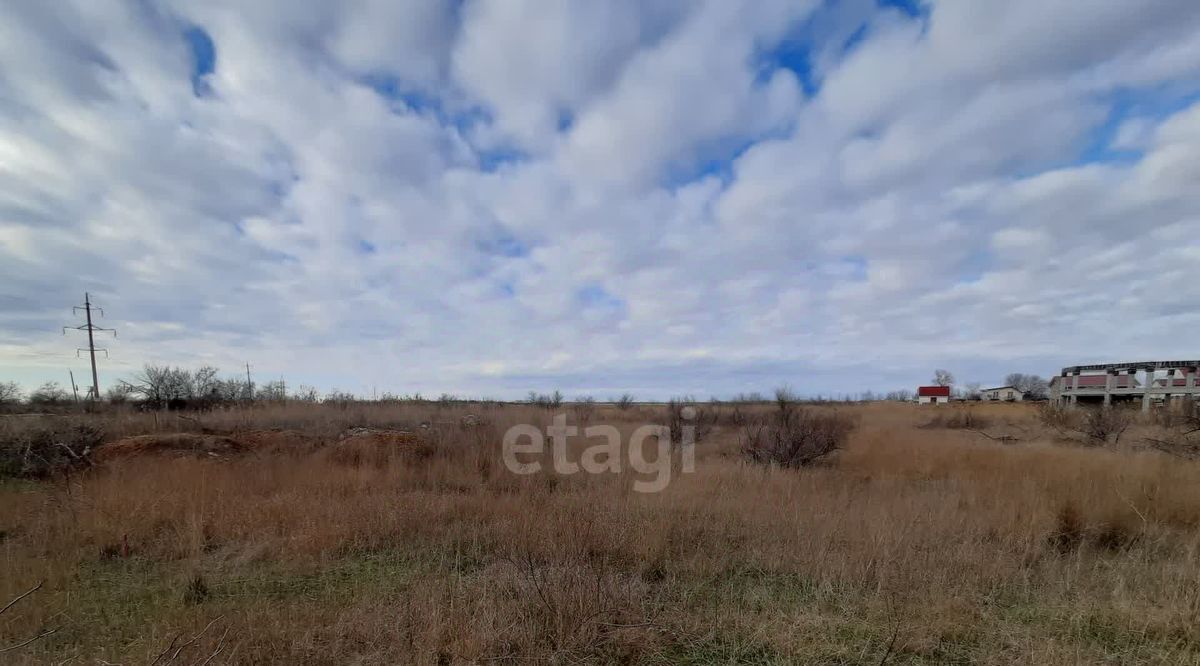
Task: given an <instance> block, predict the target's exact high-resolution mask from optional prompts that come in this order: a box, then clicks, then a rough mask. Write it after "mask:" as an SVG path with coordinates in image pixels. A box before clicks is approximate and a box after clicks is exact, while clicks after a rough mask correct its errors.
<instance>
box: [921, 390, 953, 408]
mask: <svg viewBox="0 0 1200 666" xmlns="http://www.w3.org/2000/svg"><path fill="white" fill-rule="evenodd" d="M949 402H950V387H949V386H918V387H917V403H918V404H922V405H945V404H947V403H949Z"/></svg>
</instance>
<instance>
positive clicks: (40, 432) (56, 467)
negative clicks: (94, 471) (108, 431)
mask: <svg viewBox="0 0 1200 666" xmlns="http://www.w3.org/2000/svg"><path fill="white" fill-rule="evenodd" d="M0 423H2V425H0V478H4V477H24V478H46V477H49V476H53V475H56V474H59V473H63V472H68V471H71V470H73V469H79V468H83V467H87V466H88V465H89V464H90V459H91V456H92V452H93V450H94V449H95V448H96V447H97V446H98V445H99V444H100V442H102V441H103V440H104V430H103V429H102V428H100V427H99V426H98V425H96V424H94V423H90V422H87V421H84V420H82V419H78V418H73V417H44V418H21V419H18V418H15V417H9V418H5V419H3V420H2V422H0Z"/></svg>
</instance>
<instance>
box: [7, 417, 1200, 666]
mask: <svg viewBox="0 0 1200 666" xmlns="http://www.w3.org/2000/svg"><path fill="white" fill-rule="evenodd" d="M663 409H664V408H662V407H650V406H635V407H632V408H630V409H628V410H624V411H622V410H618V409H617V408H615V407H611V406H603V407H600V408H598V410H597V411H596V412H595V413H594V414H592V415H591V422H592V423H593V424H595V423H610V424H613V425H615V426H617V427H618V428H619V429H620V430H621V431H622V432H624V433H629V432H630V431H632V430H633V429H634V428H635V427H637V426H639V425H641V424H644V423H662V422H664V418H665V417H664V414H663ZM758 409H763V410H767V409H770V407H769V406H763V407H760V408H758ZM813 409H818V410H829V409H837V410H838V411H839V412H841V413H843V414H847V415H849V416H850V417H851V418H852V419H854V421H855V422H856V423H857V427H856V429H855V430H854V431H853V433H852V434H851V435H850V438H849V441H848V443H847V445H846V448H845V449H844V450H842V451H841V452H840V453H838V454H836V455H835V456H833V457H832V458H831V459H829V460H828V461H827V462H826V463H825V464H821V465H816V466H810V467H805V468H803V469H780V468H771V467H764V466H759V465H753V464H749V463H746V462H744V461H743V458H742V456H741V453H740V450H739V439H738V435H739V427H738V426H737V425H736V423H737V419H736V416H735V415H733V414H732V408H730V407H728V406H723V407H721V408H720V409H719V411H720V415H719V418H718V419H717V425H716V427H715V429H714V430H713V431H712V432H711V433H710V434H709V436H708V437H707V438H705V439H704V440H702V441H701V443H700V444H699V445H698V447H697V451H698V453H697V464H696V471H695V472H694V473H692V474H686V475H685V474H679V473H676V474H675V476H674V477H673V478H672V480H671V483H670V484H669V485H668V486H667V487H666V489H665V490H664V491H662V492H660V493H654V494H642V493H636V492H633V490H632V489H631V484H632V483H633V481H634V480H636V479H637V478H639V475H637V474H635V473H633V472H630V471H628V470H626V471H623V472H622V473H620V474H606V475H588V474H583V473H580V474H575V475H572V476H559V475H555V474H554V473H553V472H552V471H550V470H545V471H543V472H542V473H539V474H535V475H532V476H524V477H518V476H515V475H513V474H512V473H510V472H509V471H508V470H507V469H506V468H505V467H504V465H503V464H502V463H501V457H500V454H499V440H500V436H501V434H502V433H503V432H504V431H505V429H506V428H507V427H508V426H509V425H511V424H514V423H522V422H528V423H534V424H539V425H541V424H545V423H548V422H549V421H550V420H551V418H552V415H553V412H550V411H547V410H541V409H535V408H532V407H524V406H480V405H474V406H438V405H437V404H434V403H425V404H400V405H349V406H346V407H338V406H325V405H311V406H306V405H286V406H278V407H263V408H255V409H242V410H233V411H222V412H213V413H205V414H190V415H189V418H190V419H194V420H189V419H182V418H177V417H175V416H174V415H169V414H165V413H164V414H161V415H152V414H144V413H134V412H129V413H118V414H110V415H97V416H92V417H85V418H86V419H87V420H88V421H89V422H94V424H95V425H96V426H97V427H99V428H101V429H102V430H103V433H104V434H103V437H104V439H106V440H123V441H120V442H119V443H117V444H109V445H107V446H105V447H102V448H101V449H100V450H99V454H98V455H97V456H96V458H97V459H98V460H100V461H101V462H100V464H99V466H97V467H96V468H93V469H90V470H86V471H82V472H76V473H72V474H70V475H67V476H61V475H60V476H57V477H54V478H49V479H44V480H37V481H32V480H17V479H9V480H5V481H0V605H3V604H4V603H7V601H8V600H9V599H12V598H15V597H17V596H18V595H19V594H21V593H23V592H25V591H27V590H29V589H30V588H32V587H34V586H35V585H36V584H37V583H38V582H40V581H44V583H43V585H42V587H41V588H40V589H38V590H37V591H36V592H34V593H32V594H30V595H29V596H28V597H26V598H24V599H22V600H21V601H19V602H18V603H16V604H15V605H13V607H12V608H10V609H9V610H8V611H7V612H5V613H4V614H3V616H0V647H3V646H8V645H12V644H14V643H19V642H22V641H24V640H25V639H28V638H30V637H33V636H37V635H39V634H41V633H43V632H45V631H49V630H52V629H53V630H56V631H55V632H54V633H52V634H50V635H47V636H45V637H43V638H40V639H38V640H36V641H35V642H33V643H31V644H29V645H28V646H25V647H22V648H20V649H16V650H12V651H10V652H7V653H4V654H3V655H0V659H3V660H4V661H6V662H9V663H56V664H59V663H62V664H102V663H113V664H116V663H120V664H150V663H158V664H164V663H172V664H196V663H205V662H206V660H208V661H207V663H212V664H223V663H229V664H257V663H264V662H279V663H329V664H334V663H337V664H344V663H364V664H365V663H422V664H454V663H509V664H523V663H534V662H537V663H552V664H576V663H630V664H735V663H738V664H741V663H753V664H793V663H826V664H843V663H846V664H880V663H893V664H900V663H968V662H970V663H990V664H1009V663H1014V662H1022V663H1045V664H1060V663H1062V664H1066V663H1122V664H1128V663H1164V662H1165V663H1200V464H1197V463H1194V462H1190V461H1187V460H1184V459H1181V458H1179V457H1174V456H1169V455H1167V454H1164V453H1161V452H1158V451H1154V450H1149V449H1144V448H1143V447H1142V446H1141V445H1140V444H1139V442H1142V441H1143V440H1144V439H1145V437H1151V436H1155V434H1154V433H1155V432H1157V431H1156V430H1154V428H1157V427H1158V426H1150V425H1135V426H1133V427H1132V428H1131V429H1130V430H1129V432H1127V433H1126V434H1125V435H1124V436H1123V437H1122V439H1121V443H1117V444H1110V445H1106V446H1099V447H1097V446H1093V447H1086V446H1082V445H1081V444H1080V443H1078V442H1076V441H1071V440H1070V439H1069V438H1068V437H1065V436H1064V435H1063V434H1062V433H1061V432H1058V431H1056V430H1054V429H1052V428H1050V427H1048V426H1046V425H1043V424H1042V422H1041V421H1039V420H1038V418H1037V412H1036V409H1035V408H1034V407H1032V406H1024V405H977V406H974V407H971V408H970V410H971V411H970V419H968V420H967V422H966V423H963V422H962V421H963V419H962V418H961V415H962V414H964V413H965V412H964V411H963V410H964V409H965V408H963V407H952V408H938V407H925V408H921V407H917V406H915V405H907V404H871V405H848V406H840V407H836V408H835V407H828V406H822V407H815V408H813ZM563 411H565V412H567V413H568V414H570V415H572V417H574V416H575V414H574V412H573V411H572V408H571V407H569V406H567V407H564V408H563ZM468 413H469V414H471V415H472V417H471V418H465V419H464V417H465V416H466V415H467V414H468ZM939 415H940V416H941V417H942V418H935V417H936V416H939ZM952 415H956V418H958V420H957V421H956V420H955V419H951V418H949V417H950V416H952ZM32 420H34V419H32V418H30V417H23V418H20V419H17V418H11V417H10V418H6V419H0V422H3V423H4V426H3V427H4V430H3V431H0V432H2V433H3V434H4V435H5V436H13V433H14V432H16V431H17V430H19V429H21V428H31V427H35V425H33V424H32V423H31V421H32ZM423 423H424V427H422V424H423ZM964 425H966V426H968V427H962V426H964ZM947 426H951V427H947ZM953 426H958V427H953ZM354 427H358V428H365V429H364V430H358V431H351V432H350V437H349V438H348V439H349V440H351V441H346V440H345V439H342V441H341V443H338V442H339V439H341V438H343V437H345V435H346V432H347V431H348V430H349V429H350V428H354ZM380 429H385V430H386V431H387V432H380ZM398 430H404V431H408V432H410V433H412V434H411V435H403V434H397V433H396V432H395V431H398ZM174 432H182V433H184V434H183V435H172V436H167V435H168V434H169V433H174ZM137 435H153V436H152V437H148V438H147V437H143V438H136V437H135V436H137ZM129 437H134V439H127V438H129ZM172 437H174V439H172ZM1007 438H1013V439H1012V440H1009V439H1007ZM577 444H578V443H577ZM110 447H111V448H110Z"/></svg>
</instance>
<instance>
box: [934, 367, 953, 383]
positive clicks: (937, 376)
mask: <svg viewBox="0 0 1200 666" xmlns="http://www.w3.org/2000/svg"><path fill="white" fill-rule="evenodd" d="M933 383H934V384H937V385H938V386H950V385H952V384H953V383H954V375H952V374H950V371H949V370H942V369H940V368H939V369H937V370H934V371H933Z"/></svg>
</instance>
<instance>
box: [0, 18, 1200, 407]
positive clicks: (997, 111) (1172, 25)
mask: <svg viewBox="0 0 1200 666" xmlns="http://www.w3.org/2000/svg"><path fill="white" fill-rule="evenodd" d="M1198 232H1200V3H1197V2H1195V0H1138V1H1137V2H1131V1H1130V0H1093V1H1090V2H1071V1H1067V0H1059V1H1047V0H929V1H917V0H909V1H892V2H882V1H877V0H847V1H845V2H837V1H834V0H826V1H824V2H820V1H817V0H785V1H777V0H754V1H749V0H748V1H745V2H737V1H733V0H710V1H708V2H703V1H696V2H689V1H682V0H654V1H651V2H646V1H644V0H633V1H628V2H621V1H610V0H606V1H603V2H584V1H580V2H559V1H555V0H504V1H503V2H483V1H476V0H467V1H465V2H451V1H449V0H408V1H397V0H355V1H345V2H338V3H329V2H323V1H322V2H317V1H312V2H309V1H299V0H254V1H250V2H246V1H243V0H216V1H210V2H184V1H182V0H180V1H179V2H170V1H157V0H147V1H143V2H134V1H106V0H76V1H75V2H67V1H62V2H45V1H43V0H15V1H10V2H5V3H3V4H2V5H0V375H2V376H0V379H15V380H17V381H20V382H22V383H23V384H26V385H33V384H35V383H38V382H40V381H44V380H47V379H56V380H62V381H63V382H64V383H65V381H66V375H67V370H68V369H74V370H75V372H76V376H77V377H80V376H81V374H82V373H84V372H86V368H87V365H86V361H85V360H81V359H77V358H76V356H75V347H76V346H77V344H79V343H80V342H81V339H80V338H79V337H78V336H74V335H72V336H67V337H64V336H63V335H62V333H61V328H60V327H61V326H62V325H64V324H72V323H73V322H74V323H78V322H77V321H75V320H73V319H72V316H71V306H72V305H75V304H77V303H79V302H81V301H82V298H83V292H84V291H90V292H91V293H92V294H93V295H94V298H95V299H96V300H97V301H98V302H99V303H100V304H101V305H103V306H104V308H105V311H106V315H107V316H106V318H105V319H104V320H103V321H102V322H101V323H102V324H104V325H107V326H113V327H116V328H118V329H119V331H120V333H119V338H118V339H116V340H108V341H106V342H105V345H106V347H107V348H108V349H109V350H110V352H111V359H109V360H105V359H103V358H102V359H101V384H102V388H103V387H104V385H105V384H106V383H111V382H112V381H113V380H115V379H116V378H118V377H120V376H122V375H127V374H129V373H130V372H132V371H134V370H136V369H137V368H138V367H140V366H141V364H142V363H145V362H158V363H172V364H179V365H184V366H196V365H199V364H202V363H208V364H215V365H217V366H219V367H221V368H222V369H224V370H227V371H228V372H230V373H233V372H236V371H238V370H239V368H240V366H241V365H242V364H244V363H245V362H250V363H251V364H252V368H253V371H254V373H255V376H256V378H258V379H260V380H265V379H271V378H277V377H280V376H282V377H285V378H286V379H287V380H288V383H289V385H296V384H301V383H304V384H312V385H315V386H317V387H320V388H322V389H330V388H335V387H336V388H340V389H343V390H350V391H356V392H360V393H361V392H370V391H371V390H372V389H376V390H378V391H381V392H382V391H385V390H386V391H393V392H403V393H408V392H412V391H421V392H423V393H426V394H429V393H439V392H442V391H449V392H456V393H462V394H472V395H489V396H495V397H516V396H521V395H524V394H525V393H526V392H527V391H528V390H529V389H539V390H552V389H554V388H561V389H563V390H564V392H566V393H567V394H568V395H575V394H582V393H592V394H595V395H597V396H599V397H607V396H609V395H612V394H615V393H617V392H620V391H623V390H630V391H633V392H634V393H636V394H637V395H639V396H640V397H647V398H650V397H663V396H667V395H672V394H682V393H693V394H697V395H699V396H703V397H707V396H709V395H729V394H732V393H736V392H739V391H748V390H769V389H770V388H771V387H773V386H775V385H778V384H782V383H788V384H790V385H791V386H793V387H794V388H796V389H797V390H798V391H799V392H801V393H806V394H817V393H826V394H829V393H838V392H857V391H860V390H865V389H874V390H886V389H892V388H899V387H911V386H913V385H915V384H916V383H918V382H923V381H926V380H928V379H929V378H930V376H931V374H932V370H933V369H934V368H935V367H945V368H948V369H950V370H952V371H953V372H954V373H955V374H956V375H957V376H958V378H959V380H960V381H962V382H965V381H972V380H975V381H980V382H983V383H985V384H987V383H994V382H998V381H999V380H1001V379H1002V378H1003V376H1004V374H1006V373H1007V372H1013V371H1021V372H1035V373H1040V374H1044V375H1048V374H1053V373H1055V372H1056V371H1057V369H1058V368H1060V367H1061V366H1063V365H1067V364H1075V363H1084V362H1105V361H1118V360H1137V359H1156V358H1173V357H1187V358H1194V357H1196V356H1198V355H1200V354H1198V353H1197V352H1198V351H1200V350H1198V349H1197V347H1196V344H1197V340H1198V334H1197V331H1198V330H1200V312H1198V311H1197V308H1196V305H1197V303H1198V302H1200V281H1198V280H1197V276H1198V275H1200V238H1198ZM243 372H244V370H243Z"/></svg>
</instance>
